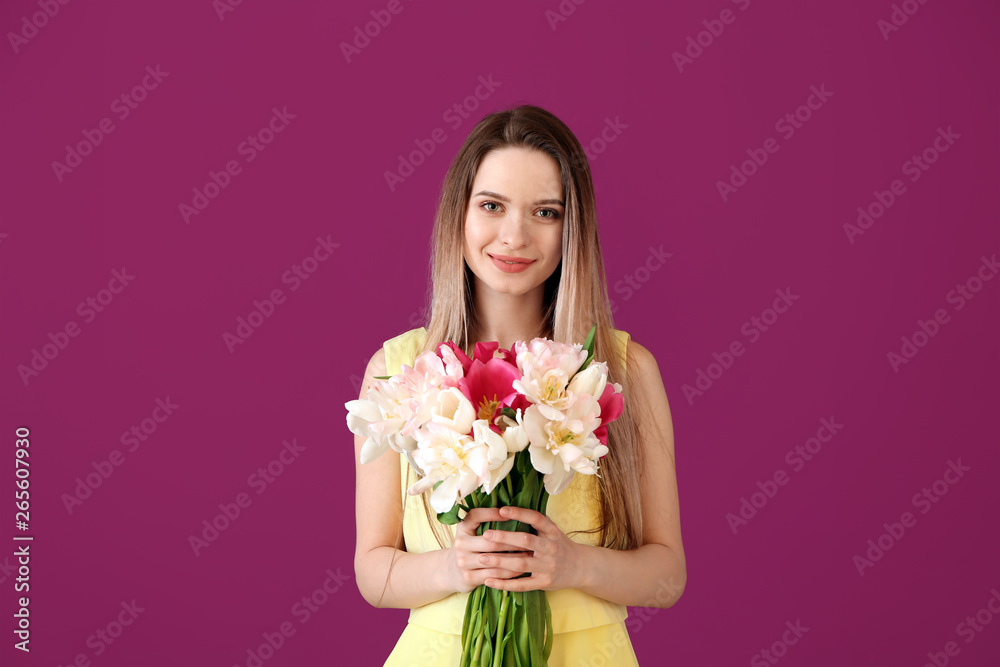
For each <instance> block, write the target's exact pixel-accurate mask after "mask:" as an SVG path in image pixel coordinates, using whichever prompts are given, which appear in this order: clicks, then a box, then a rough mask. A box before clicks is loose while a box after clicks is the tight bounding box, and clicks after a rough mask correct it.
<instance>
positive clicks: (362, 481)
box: [354, 348, 521, 609]
mask: <svg viewBox="0 0 1000 667" xmlns="http://www.w3.org/2000/svg"><path fill="white" fill-rule="evenodd" d="M386 374H387V373H386V366H385V353H384V351H383V350H382V349H381V348H380V349H379V350H378V351H377V352H376V353H375V354H374V355H373V356H372V358H371V361H369V363H368V368H367V369H365V377H364V380H363V382H362V386H361V393H360V396H359V398H361V399H365V398H367V394H368V389H369V387H371V385H372V382H373V377H375V376H384V375H386ZM364 442H365V438H364V437H363V436H360V435H355V436H354V466H355V473H356V478H355V484H356V497H355V504H356V516H355V521H356V524H357V544H356V547H355V552H354V574H355V577H356V579H357V583H358V590H359V591H360V592H361V595H362V596H363V597H364V598H365V600H367V601H368V602H369V603H370V604H371V605H372V606H375V607H391V608H396V609H410V608H413V607H420V606H422V605H425V604H429V603H431V602H435V601H437V600H440V599H442V598H444V597H447V596H448V595H451V594H452V593H456V592H468V591H471V590H472V589H474V588H475V587H476V586H478V585H479V584H482V583H483V581H485V579H486V578H487V577H489V576H495V577H512V576H516V575H518V574H521V572H520V571H515V570H507V569H501V568H492V569H491V568H486V567H485V566H484V565H482V564H480V563H478V562H477V560H476V557H477V556H478V555H479V552H481V551H491V550H493V549H494V547H493V545H490V544H488V543H487V542H486V541H485V539H484V538H483V537H481V536H477V535H476V534H475V531H476V528H477V526H478V525H479V523H480V522H482V521H485V520H486V519H485V518H483V517H481V516H480V515H481V514H482V512H479V511H476V510H473V512H470V513H469V514H468V515H467V516H466V517H465V519H463V520H462V521H461V522H460V523H459V525H458V526H457V527H456V528H457V530H456V537H455V545H454V546H453V547H450V548H447V549H437V550H434V551H428V552H426V553H422V554H411V553H408V552H406V551H405V550H404V549H403V509H402V502H401V497H400V490H401V489H400V487H401V485H402V479H401V477H400V460H399V456H400V455H399V454H398V453H397V452H394V451H392V450H389V451H386V452H385V453H383V454H382V455H381V456H379V457H378V458H377V459H375V460H374V461H369V462H368V463H365V464H363V465H362V463H361V447H362V445H364ZM390 564H391V569H390Z"/></svg>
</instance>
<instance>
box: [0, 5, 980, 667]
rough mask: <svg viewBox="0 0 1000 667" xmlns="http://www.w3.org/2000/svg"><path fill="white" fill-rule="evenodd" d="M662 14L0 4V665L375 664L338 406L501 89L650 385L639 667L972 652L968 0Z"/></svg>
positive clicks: (406, 293) (395, 304)
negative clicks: (644, 351)
mask: <svg viewBox="0 0 1000 667" xmlns="http://www.w3.org/2000/svg"><path fill="white" fill-rule="evenodd" d="M664 5H666V3H653V2H643V3H611V2H603V3H602V2H598V1H597V0H590V1H589V2H582V1H581V0H576V2H574V1H573V0H563V1H562V2H561V3H560V2H558V1H557V0H544V1H540V2H503V3H499V2H475V3H464V2H463V3H460V2H412V3H411V2H409V1H408V0H402V2H399V3H398V4H397V3H396V2H383V1H382V0H376V1H373V2H337V3H332V2H330V3H321V2H265V1H263V0H247V1H246V2H242V3H237V2H236V0H219V1H217V2H214V3H213V2H210V1H209V0H201V1H198V2H192V1H185V2H179V1H176V0H173V1H171V2H139V1H135V2H108V1H101V2H98V1H96V0H95V1H91V2H84V1H81V0H78V1H76V2H66V3H63V2H60V1H58V0H31V1H29V0H11V1H7V2H3V3H2V5H0V27H2V29H3V32H4V33H5V34H6V38H5V41H6V42H7V44H5V46H4V47H3V48H2V49H0V52H2V53H3V56H2V62H0V77H2V81H3V96H2V113H3V122H2V124H0V138H2V163H0V164H2V172H0V187H2V191H0V201H2V206H3V208H2V213H3V219H2V223H0V260H2V263H0V267H2V269H0V270H2V292H0V298H2V323H3V328H2V341H0V342H2V348H0V351H2V355H3V363H2V368H3V373H2V376H0V377H2V391H3V396H2V402H3V414H2V417H0V433H2V443H3V446H2V451H0V487H2V488H0V498H3V502H2V513H0V514H2V516H3V517H4V523H3V526H4V527H3V530H2V531H0V532H2V533H3V534H4V536H3V539H4V541H6V542H7V546H5V547H3V549H2V554H3V556H0V610H2V617H3V619H4V621H3V628H2V630H3V633H2V636H3V637H4V645H3V648H2V649H0V662H2V663H3V664H5V665H70V664H77V665H91V664H92V665H98V666H101V667H112V666H117V665H130V666H138V665H223V666H227V667H228V666H230V665H243V666H247V665H250V666H252V665H255V664H263V665H267V666H268V667H271V666H274V665H339V664H358V665H381V664H382V661H383V660H384V658H385V656H386V655H387V654H388V653H389V651H390V650H391V648H392V646H393V643H394V642H395V640H396V638H397V637H398V635H399V633H400V632H401V631H402V629H403V627H404V624H405V622H406V616H407V612H406V611H405V610H388V609H374V608H372V607H370V606H369V605H368V604H367V603H365V601H364V600H363V599H362V597H361V596H360V594H359V593H358V590H357V586H356V583H355V579H354V570H353V550H354V525H355V524H354V502H353V500H354V495H353V494H354V468H353V437H352V435H351V434H350V433H349V432H348V430H347V428H346V424H345V410H344V407H343V406H344V402H345V401H347V400H350V399H352V398H356V397H357V394H358V387H359V376H360V375H361V374H362V373H363V371H364V368H365V362H366V360H367V359H368V357H370V356H371V354H372V353H373V352H374V351H375V349H376V348H377V347H378V346H379V345H380V344H381V343H382V341H384V340H385V339H388V338H390V337H391V336H394V335H396V334H398V333H400V332H402V331H405V330H407V329H409V328H411V327H413V326H417V325H418V324H419V323H420V319H419V318H420V316H421V313H422V311H423V309H424V302H423V297H424V292H425V284H426V278H425V276H426V273H427V259H428V257H427V248H428V241H429V236H430V231H431V226H432V221H433V215H434V211H435V205H436V197H437V194H438V192H439V189H440V185H441V181H442V178H443V176H444V173H445V170H446V169H447V167H448V165H449V162H450V160H451V159H452V158H453V157H454V155H455V153H456V151H457V150H458V148H459V146H460V145H461V143H462V141H463V139H464V137H465V136H466V134H467V133H468V131H469V130H471V128H472V127H473V126H474V124H475V123H476V122H477V121H478V120H479V119H480V118H481V117H482V116H483V115H485V114H487V113H490V112H492V111H495V110H498V109H501V108H506V107H509V106H512V105H515V104H518V103H523V102H528V103H533V104H538V105H540V106H542V107H545V108H547V109H549V110H551V111H552V112H554V113H555V114H556V115H558V116H559V117H561V118H562V119H564V120H565V121H566V123H567V124H568V125H569V126H570V128H571V129H572V130H573V131H574V132H575V133H576V135H577V136H578V138H579V139H580V140H581V142H582V143H583V144H584V145H585V146H587V150H588V153H589V155H590V158H591V164H592V167H593V175H594V182H595V187H596V190H597V198H598V207H599V217H600V225H601V232H602V243H603V251H604V258H605V262H606V265H605V268H606V271H607V280H608V285H609V289H610V292H611V294H612V296H613V298H614V301H615V303H614V310H615V323H616V326H617V327H618V328H620V329H624V330H626V331H628V332H630V333H631V334H632V336H633V338H634V339H635V340H637V341H639V342H641V343H642V344H643V345H645V346H646V347H648V348H649V349H650V350H651V351H652V352H653V353H654V354H655V356H656V358H657V360H658V361H659V365H660V370H661V373H662V376H663V378H664V382H665V385H666V389H667V393H668V395H669V398H670V401H671V407H672V414H673V419H674V428H675V434H676V456H677V469H678V479H679V486H680V499H681V518H682V526H683V531H684V532H683V536H684V543H685V552H686V555H687V562H688V574H689V583H688V585H687V589H686V592H685V593H684V595H683V597H682V599H681V600H680V602H679V603H678V604H677V605H676V606H674V607H673V608H670V609H669V610H662V609H656V608H638V607H637V608H631V609H630V620H629V621H628V625H629V629H630V631H631V635H632V640H633V642H634V645H635V648H636V652H637V654H638V656H639V659H640V663H641V664H643V665H661V664H662V665H706V666H715V665H736V664H747V663H749V664H750V665H766V664H774V663H775V662H780V663H781V664H787V665H844V664H866V665H867V664H871V665H915V666H919V665H924V664H932V665H933V664H937V665H943V664H946V663H947V664H953V665H958V666H960V667H971V666H973V665H995V664H997V660H998V657H1000V618H998V615H1000V568H998V567H997V562H998V558H997V546H998V541H997V536H996V527H997V520H996V510H997V509H998V500H1000V485H998V484H997V472H998V463H1000V460H998V454H997V445H998V431H997V427H996V417H997V412H998V410H997V408H998V405H1000V401H998V398H1000V397H998V394H1000V391H998V387H997V380H996V379H997V374H998V371H1000V360H998V352H997V341H998V332H1000V279H997V271H998V270H1000V266H998V264H997V253H998V252H1000V233H998V219H1000V218H998V203H997V186H998V181H1000V179H998V176H1000V174H998V85H997V84H998V74H1000V66H998V63H1000V56H998V45H997V40H996V35H997V32H998V27H1000V22H998V17H1000V9H998V5H997V4H996V3H995V2H988V1H986V0H983V1H980V2H975V1H973V0H962V1H949V2H944V0H930V1H927V2H922V1H921V2H918V1H917V0H905V1H902V2H900V3H896V4H894V3H892V2H889V1H888V0H880V1H870V0H866V1H864V2H861V1H859V0H854V1H851V2H848V1H845V0H838V1H836V2H791V1H786V2H760V1H758V0H752V1H750V0H734V1H733V2H730V1H729V0H713V1H711V2H698V3H695V2H688V3H684V7H667V6H664ZM366 31H367V32H368V33H369V35H365V32H366ZM348 44H353V45H352V46H349V47H348V46H345V45H348ZM388 174H392V176H388ZM275 297H276V298H275ZM253 313H257V314H253ZM240 318H243V319H242V320H241V319H240ZM18 427H26V428H28V429H29V431H30V433H29V437H28V440H29V442H30V446H29V448H28V451H29V452H30V457H29V459H27V462H28V463H29V467H28V468H23V466H22V467H21V470H22V472H21V473H20V474H22V475H23V474H24V472H23V471H25V470H26V471H28V473H29V477H28V480H29V484H30V486H29V490H30V510H29V511H30V517H29V523H28V529H27V530H18V528H17V526H16V523H15V522H16V520H17V518H16V517H15V512H16V507H15V506H14V502H15V498H14V493H15V491H16V490H17V489H16V487H15V485H16V480H17V477H16V475H17V474H18V473H17V472H16V471H15V456H16V451H17V449H18V445H17V442H16V439H17V431H16V429H17V428H18ZM22 449H23V447H22ZM268 469H270V472H268ZM227 514H228V516H227ZM212 524H214V525H215V527H214V528H213V527H211V526H212ZM206 526H209V527H207V528H206ZM26 535H30V536H32V537H33V538H34V539H33V541H27V540H15V539H14V538H15V537H16V536H21V537H23V536H26ZM193 538H198V539H202V540H204V542H201V543H198V542H197V541H196V540H193ZM26 545H27V548H28V553H29V556H28V558H27V559H26V560H27V565H26V566H25V569H23V570H21V571H20V574H19V570H18V568H19V564H18V557H17V556H16V555H15V551H16V550H17V549H19V548H23V547H25V546H26ZM19 580H21V581H19ZM25 584H27V585H29V586H30V590H29V591H28V592H27V593H25V592H17V590H16V587H17V586H22V587H23V586H24V585H25ZM324 587H325V589H326V590H324ZM655 594H656V591H653V590H651V591H650V596H651V597H652V596H653V595H655ZM25 595H27V596H30V602H29V603H28V613H29V618H28V628H29V631H30V639H29V644H28V646H29V647H30V649H31V650H30V653H24V652H22V651H20V650H17V649H15V648H14V644H15V642H16V641H17V636H16V635H15V633H14V631H15V630H16V629H17V628H18V624H19V623H21V622H22V620H23V619H22V620H19V619H18V618H17V617H16V616H15V614H16V613H18V609H19V607H20V602H19V598H20V597H23V596H25ZM310 606H311V608H310ZM283 631H284V634H282V632H283ZM268 638H270V640H268ZM268 641H270V642H271V644H275V645H278V647H277V648H276V649H271V648H270V647H269V644H268ZM601 650H603V651H613V650H614V647H603V648H602V649H601ZM255 656H256V657H255ZM605 658H606V656H605V655H602V654H601V653H600V651H598V653H596V654H595V656H594V659H593V660H592V661H591V663H590V664H591V665H594V666H595V667H596V666H599V665H601V664H604V662H603V661H604V660H605Z"/></svg>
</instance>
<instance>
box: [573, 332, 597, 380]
mask: <svg viewBox="0 0 1000 667" xmlns="http://www.w3.org/2000/svg"><path fill="white" fill-rule="evenodd" d="M596 333H597V322H594V326H592V327H590V333H588V334H587V340H586V341H585V342H584V344H583V349H585V350H586V351H587V358H586V359H584V360H583V364H582V365H581V366H580V368H579V369H578V370H577V373H579V372H580V371H582V370H583V369H584V368H586V367H587V364H589V363H590V360H591V359H593V358H594V336H595V334H596Z"/></svg>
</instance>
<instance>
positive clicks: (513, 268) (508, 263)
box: [490, 255, 535, 273]
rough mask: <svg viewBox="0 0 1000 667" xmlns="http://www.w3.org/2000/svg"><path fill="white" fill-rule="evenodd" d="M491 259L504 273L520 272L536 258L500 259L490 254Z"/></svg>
mask: <svg viewBox="0 0 1000 667" xmlns="http://www.w3.org/2000/svg"><path fill="white" fill-rule="evenodd" d="M490 259H491V260H493V265H494V266H496V267H497V268H498V269H500V270H501V271H503V272H504V273H520V272H521V271H524V270H525V269H527V268H528V267H529V266H531V265H532V264H533V263H534V261H535V260H533V259H531V260H527V259H523V260H522V259H519V258H516V257H515V258H512V259H508V260H504V259H500V258H499V257H496V256H494V255H490Z"/></svg>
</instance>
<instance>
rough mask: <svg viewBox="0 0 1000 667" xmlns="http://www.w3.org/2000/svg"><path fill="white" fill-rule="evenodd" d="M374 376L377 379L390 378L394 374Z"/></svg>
mask: <svg viewBox="0 0 1000 667" xmlns="http://www.w3.org/2000/svg"><path fill="white" fill-rule="evenodd" d="M372 377H373V378H375V379H376V380H388V379H389V378H391V377H392V376H391V375H373V376H372Z"/></svg>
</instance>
